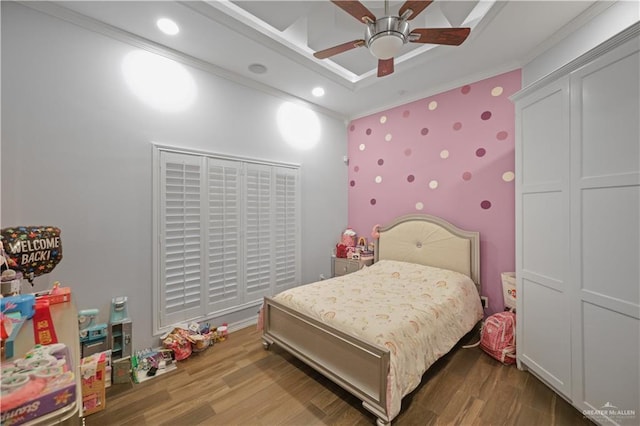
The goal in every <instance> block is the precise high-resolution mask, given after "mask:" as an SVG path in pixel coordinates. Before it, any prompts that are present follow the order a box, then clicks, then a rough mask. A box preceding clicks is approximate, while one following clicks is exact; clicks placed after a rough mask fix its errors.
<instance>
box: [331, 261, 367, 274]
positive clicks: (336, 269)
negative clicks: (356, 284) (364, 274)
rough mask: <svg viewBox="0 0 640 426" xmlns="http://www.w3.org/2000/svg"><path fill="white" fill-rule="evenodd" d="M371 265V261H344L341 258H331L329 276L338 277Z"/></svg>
mask: <svg viewBox="0 0 640 426" xmlns="http://www.w3.org/2000/svg"><path fill="white" fill-rule="evenodd" d="M365 265H366V266H370V265H373V259H371V258H369V259H346V258H342V257H335V256H334V257H332V258H331V276H333V277H340V276H342V275H347V274H350V273H352V272H355V271H357V270H358V269H362V268H363V267H364V266H365Z"/></svg>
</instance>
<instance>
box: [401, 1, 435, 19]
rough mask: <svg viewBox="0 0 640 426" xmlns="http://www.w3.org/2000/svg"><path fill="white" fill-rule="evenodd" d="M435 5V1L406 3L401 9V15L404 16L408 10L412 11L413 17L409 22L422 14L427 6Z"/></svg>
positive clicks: (411, 16) (410, 17)
mask: <svg viewBox="0 0 640 426" xmlns="http://www.w3.org/2000/svg"><path fill="white" fill-rule="evenodd" d="M431 3H433V0H427V1H411V0H409V1H406V2H405V3H404V4H403V5H402V7H401V8H400V12H399V15H400V16H402V15H403V14H404V13H405V12H406V11H407V10H409V9H411V10H412V12H411V15H410V16H409V17H408V18H407V19H408V20H409V21H410V20H412V19H413V18H415V17H416V16H418V14H419V13H420V12H422V11H423V10H425V9H426V8H427V6H429V5H430V4H431Z"/></svg>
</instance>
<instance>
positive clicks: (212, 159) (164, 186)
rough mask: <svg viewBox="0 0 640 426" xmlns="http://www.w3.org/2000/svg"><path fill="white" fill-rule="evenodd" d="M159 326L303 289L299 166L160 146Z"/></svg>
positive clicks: (156, 210)
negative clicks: (291, 288) (297, 287)
mask: <svg viewBox="0 0 640 426" xmlns="http://www.w3.org/2000/svg"><path fill="white" fill-rule="evenodd" d="M153 183H154V229H155V230H156V232H154V250H153V251H154V253H153V260H154V274H153V282H154V307H155V309H154V311H155V312H156V314H155V315H154V328H155V330H156V331H157V332H159V331H161V330H163V329H165V328H168V327H170V326H171V325H172V324H176V323H179V322H186V321H201V320H205V319H207V318H210V317H213V316H216V315H220V314H223V313H228V312H233V311H236V310H240V309H245V308H248V307H251V306H257V305H259V304H260V303H262V299H263V297H264V296H269V295H273V294H275V293H276V292H279V291H282V290H284V289H286V288H290V287H294V286H296V285H299V284H300V207H299V203H300V178H299V167H298V166H295V165H288V164H278V163H268V162H260V161H255V160H250V159H236V158H226V157H221V156H216V155H213V154H203V153H198V152H186V151H182V150H175V149H173V148H164V147H160V146H154V182H153Z"/></svg>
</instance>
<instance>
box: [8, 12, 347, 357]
mask: <svg viewBox="0 0 640 426" xmlns="http://www.w3.org/2000/svg"><path fill="white" fill-rule="evenodd" d="M1 28H2V38H1V40H2V62H1V63H2V145H1V148H2V155H1V159H2V167H1V169H0V170H1V172H2V175H1V178H2V184H1V191H2V216H1V217H2V223H1V226H2V227H8V226H15V225H54V226H58V227H60V228H61V230H62V244H63V253H64V258H63V260H62V262H61V263H60V264H59V265H58V266H57V268H56V269H55V270H54V271H53V272H52V273H51V274H48V275H46V276H42V277H39V278H37V279H36V287H35V290H41V289H45V288H48V287H49V286H50V285H51V284H52V282H53V281H55V280H60V281H61V282H62V283H63V284H64V285H68V286H70V287H72V291H73V299H74V300H75V303H76V305H77V307H78V308H80V309H81V308H99V309H100V310H101V320H102V321H105V322H106V321H108V314H109V306H110V301H111V298H112V297H115V296H121V295H126V296H128V298H129V313H130V316H131V317H132V319H133V321H134V348H143V347H148V346H152V345H156V344H157V343H158V341H157V339H155V338H153V336H152V325H151V321H152V312H151V294H152V293H151V291H152V290H151V285H152V283H151V261H152V259H151V239H152V225H151V219H152V180H151V170H152V158H151V153H152V148H151V143H152V142H157V143H161V144H166V145H174V146H180V147H188V148H195V149H201V150H206V151H209V152H215V153H221V154H227V155H235V156H247V157H250V158H258V159H265V160H273V161H284V162H290V163H298V164H301V166H302V167H301V176H302V241H303V248H302V279H303V283H306V282H311V281H315V280H317V278H318V276H319V274H325V275H329V274H330V262H329V254H330V252H331V248H332V247H333V246H334V245H335V243H336V240H337V238H338V236H339V234H340V232H341V231H342V230H343V228H344V227H345V226H346V218H347V185H346V181H347V167H346V166H345V164H344V163H343V160H342V159H343V156H344V155H346V143H347V138H346V127H345V123H344V122H343V121H342V120H340V119H337V118H335V117H332V116H329V115H325V114H322V113H318V116H319V119H320V122H321V127H322V135H321V141H320V143H319V144H318V145H317V146H316V147H315V148H313V149H311V150H308V151H299V150H296V149H294V148H292V147H290V146H289V145H288V144H287V143H286V142H285V141H284V140H283V138H282V137H281V135H280V132H279V131H278V128H277V125H276V119H275V117H276V111H277V109H278V107H279V106H280V105H281V104H282V102H283V101H284V100H285V98H284V97H277V96H274V95H272V94H267V93H266V92H263V91H259V90H256V89H253V88H249V87H247V86H244V85H240V84H238V83H234V82H231V81H228V80H225V79H223V78H220V77H217V76H215V75H213V74H211V73H208V72H205V71H203V70H202V69H199V68H195V67H191V66H187V69H188V71H189V73H190V74H191V75H192V77H193V78H194V80H195V83H196V86H197V91H198V95H197V99H196V101H195V104H193V105H192V106H191V107H190V108H189V109H188V110H186V111H184V112H180V113H162V112H158V111H155V110H153V109H151V108H148V107H147V106H145V104H143V103H142V102H140V100H139V99H137V98H136V97H135V96H134V95H133V94H132V93H131V92H130V91H129V89H128V88H127V86H126V84H125V82H124V80H123V77H122V73H121V69H120V66H121V61H122V58H123V57H124V56H125V55H126V54H127V53H128V52H130V51H131V50H133V49H136V48H135V47H134V46H132V45H129V44H127V43H125V42H122V41H118V40H115V39H112V38H109V37H107V36H104V35H101V34H99V33H96V32H93V31H89V30H87V29H84V28H81V27H79V26H76V25H74V24H71V23H68V22H65V21H62V20H60V19H57V18H54V17H51V16H48V15H46V14H44V13H41V12H38V11H34V10H31V9H30V8H28V7H25V6H22V5H16V4H13V3H6V2H2V27H1ZM28 290H29V289H25V291H28ZM255 317H256V316H255V309H252V310H251V312H247V314H246V315H245V316H244V317H242V316H238V315H235V316H230V317H228V318H220V319H218V321H219V322H222V321H227V322H229V323H230V325H231V326H233V323H236V324H239V323H242V321H244V320H246V319H247V318H249V319H255Z"/></svg>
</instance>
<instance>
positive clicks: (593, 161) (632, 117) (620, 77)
mask: <svg viewBox="0 0 640 426" xmlns="http://www.w3.org/2000/svg"><path fill="white" fill-rule="evenodd" d="M580 80H581V81H580V85H581V90H580V91H579V92H578V93H577V95H579V96H581V101H582V102H581V104H582V108H581V114H582V129H581V133H582V143H583V151H582V177H594V176H607V175H620V174H624V173H635V172H637V171H638V168H639V167H638V164H639V162H640V143H638V133H639V131H638V126H640V120H639V118H640V103H639V102H638V93H639V92H640V89H639V86H640V57H639V55H638V52H635V53H632V54H629V55H627V56H623V57H622V58H619V59H618V60H616V61H614V62H613V63H603V64H602V65H599V64H596V65H595V66H592V67H589V68H588V73H584V75H582V76H580ZM632 140H635V142H636V143H629V141H632Z"/></svg>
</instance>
